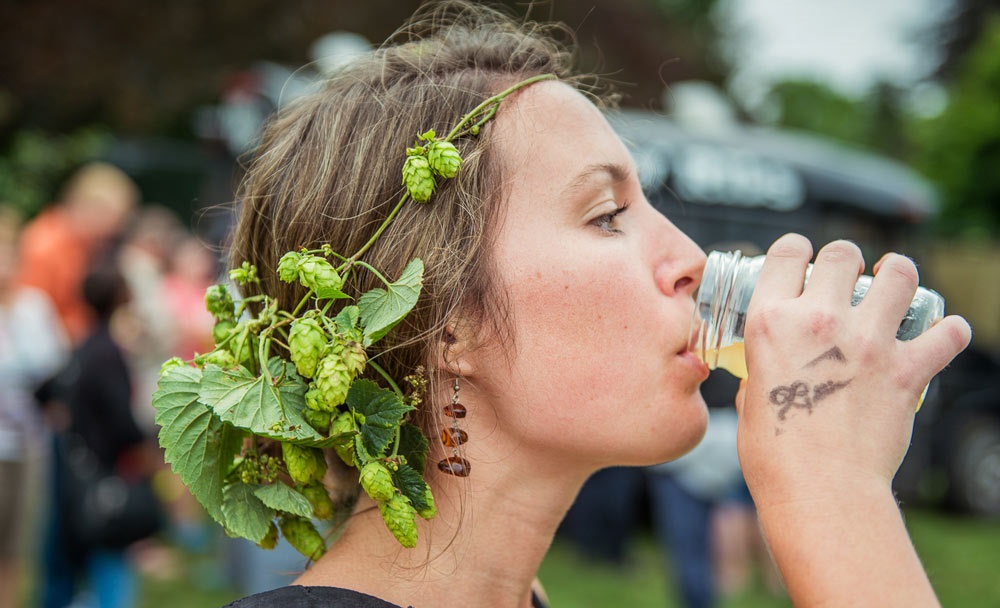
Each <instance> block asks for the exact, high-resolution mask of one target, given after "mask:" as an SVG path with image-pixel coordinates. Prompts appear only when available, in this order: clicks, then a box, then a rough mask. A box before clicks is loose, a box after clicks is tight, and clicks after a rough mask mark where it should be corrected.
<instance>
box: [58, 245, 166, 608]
mask: <svg viewBox="0 0 1000 608" xmlns="http://www.w3.org/2000/svg"><path fill="white" fill-rule="evenodd" d="M81 288H82V292H83V299H84V302H85V303H86V304H87V306H88V307H89V308H90V312H91V314H92V315H93V318H94V319H95V326H94V329H93V330H92V331H91V333H90V334H89V335H87V336H86V337H85V338H84V340H83V341H82V342H81V343H80V344H79V345H78V347H77V348H76V350H75V351H74V353H73V355H72V358H71V361H70V364H69V366H67V368H66V369H65V370H63V371H62V372H60V374H58V376H57V379H56V383H57V384H56V386H55V387H54V388H50V389H49V390H48V391H44V393H45V397H46V398H47V400H48V401H51V400H53V399H54V400H62V401H64V403H65V406H66V409H67V410H68V412H69V420H70V422H69V428H68V431H69V433H71V434H72V435H73V436H75V437H79V438H80V439H81V440H82V442H83V444H84V445H86V447H87V448H88V449H89V451H90V452H91V453H93V454H94V456H95V457H96V458H97V460H98V462H99V466H100V467H102V468H103V469H106V470H114V471H117V472H119V473H122V474H126V472H127V474H128V475H131V476H135V475H144V474H148V473H150V472H151V471H152V469H153V468H154V465H153V463H154V462H156V460H155V459H156V456H154V452H153V450H152V445H151V444H150V443H148V441H147V439H146V436H145V435H144V434H143V433H142V431H141V430H140V429H139V426H138V425H137V424H136V421H135V418H134V417H133V414H132V385H131V375H130V372H129V369H128V366H127V365H126V361H125V355H124V352H123V351H122V349H121V347H120V346H119V345H118V343H117V342H116V341H115V338H114V337H113V336H112V332H111V324H112V318H113V316H114V315H115V313H116V312H117V311H119V310H120V309H121V307H122V306H123V305H125V304H126V303H127V302H128V299H129V292H128V286H127V284H126V282H125V279H124V277H123V276H122V274H121V271H120V269H119V268H118V266H117V263H116V261H115V258H114V256H111V255H106V256H101V259H99V260H96V261H95V264H94V266H92V267H91V269H90V270H89V271H88V272H87V274H86V275H85V278H84V280H83V282H82V285H81ZM66 441H67V437H66V436H62V437H59V438H57V444H58V447H59V449H57V451H56V453H57V454H58V455H62V456H65V450H66V449H67V444H66ZM55 461H56V466H55V467H54V471H55V473H54V477H55V480H56V483H55V484H53V485H54V488H55V492H54V495H53V497H52V506H53V508H52V512H51V514H50V520H49V526H48V529H47V538H46V539H45V554H44V556H43V571H42V572H41V573H40V575H41V576H40V578H41V587H42V597H41V600H42V606H43V607H44V608H59V607H64V606H70V605H72V604H73V602H74V601H75V599H76V598H77V592H78V580H79V579H81V578H85V579H86V580H87V583H88V585H87V587H88V588H89V589H88V590H89V592H90V593H91V594H92V595H93V597H94V599H95V601H96V605H97V606H99V607H100V608H123V607H127V606H131V605H133V603H134V599H135V587H136V577H135V574H134V572H133V568H132V565H131V564H130V562H129V558H128V555H127V553H126V550H125V549H112V548H105V547H91V546H86V545H84V544H82V543H80V542H79V541H78V539H76V538H74V537H73V535H72V534H71V533H70V532H69V529H68V523H67V522H68V519H69V518H70V517H72V511H73V510H74V509H76V508H78V505H76V504H74V499H73V497H71V496H67V495H66V494H65V489H64V487H63V485H62V484H60V483H59V480H60V479H61V478H62V476H64V475H66V474H67V472H66V468H65V467H66V466H67V465H66V463H65V461H64V460H61V458H60V457H59V456H57V457H56V459H55Z"/></svg>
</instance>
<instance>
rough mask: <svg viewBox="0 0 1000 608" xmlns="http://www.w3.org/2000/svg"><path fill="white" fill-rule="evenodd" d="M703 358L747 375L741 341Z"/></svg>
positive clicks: (921, 396)
mask: <svg viewBox="0 0 1000 608" xmlns="http://www.w3.org/2000/svg"><path fill="white" fill-rule="evenodd" d="M716 353H718V357H719V358H718V359H717V360H716V358H715V357H716ZM705 359H706V360H707V361H713V360H715V361H717V363H716V367H717V368H722V369H724V370H726V371H727V372H729V373H730V374H732V375H734V376H736V377H737V378H746V377H747V358H746V351H745V350H744V349H743V343H742V342H733V343H732V344H730V345H728V346H723V347H722V348H720V349H719V350H718V351H716V350H707V351H705ZM928 388H929V385H928V386H925V387H924V392H922V393H920V400H919V401H918V402H917V409H916V411H918V412H919V411H920V407H921V406H922V405H923V404H924V398H925V397H927V389H928Z"/></svg>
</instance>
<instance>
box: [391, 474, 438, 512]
mask: <svg viewBox="0 0 1000 608" xmlns="http://www.w3.org/2000/svg"><path fill="white" fill-rule="evenodd" d="M392 478H393V481H394V482H396V487H397V488H399V491H400V492H402V493H403V496H405V497H407V498H409V499H410V503H412V504H413V508H414V509H416V510H417V511H423V510H425V509H428V508H430V507H431V504H430V503H429V502H427V496H426V494H425V493H426V492H427V482H426V481H424V478H423V477H422V476H421V475H420V473H418V472H417V471H416V470H414V469H413V468H412V467H410V465H408V464H401V465H399V470H398V471H395V472H393V474H392Z"/></svg>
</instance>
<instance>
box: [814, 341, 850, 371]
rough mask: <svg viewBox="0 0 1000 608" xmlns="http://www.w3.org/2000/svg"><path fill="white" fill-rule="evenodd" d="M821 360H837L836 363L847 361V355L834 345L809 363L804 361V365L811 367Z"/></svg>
mask: <svg viewBox="0 0 1000 608" xmlns="http://www.w3.org/2000/svg"><path fill="white" fill-rule="evenodd" d="M821 361H837V362H838V363H847V357H845V356H844V353H843V352H841V350H840V348H839V347H836V346H834V347H833V348H831V349H830V350H828V351H826V352H825V353H823V354H822V355H820V356H818V357H816V358H815V359H813V360H812V361H810V362H809V363H806V367H812V366H814V365H816V364H817V363H819V362H821Z"/></svg>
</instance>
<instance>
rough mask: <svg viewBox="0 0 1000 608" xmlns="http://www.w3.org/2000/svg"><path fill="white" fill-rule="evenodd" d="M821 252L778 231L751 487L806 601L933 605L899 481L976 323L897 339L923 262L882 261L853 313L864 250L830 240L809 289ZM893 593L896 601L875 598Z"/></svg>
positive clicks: (763, 301)
mask: <svg viewBox="0 0 1000 608" xmlns="http://www.w3.org/2000/svg"><path fill="white" fill-rule="evenodd" d="M811 257H812V247H811V246H810V244H809V242H808V241H807V240H806V239H805V238H803V237H801V236H799V235H786V236H784V237H782V238H780V239H778V240H777V241H776V242H775V243H774V245H772V247H771V249H770V250H769V251H768V255H767V259H766V261H765V263H764V266H763V268H762V269H761V272H760V277H759V279H758V281H757V285H756V288H755V289H754V295H753V299H752V301H751V303H750V309H749V311H748V313H747V326H746V331H745V337H746V344H745V346H746V357H747V367H748V372H749V375H748V379H747V380H746V381H745V383H744V385H743V387H742V389H741V391H740V394H739V395H738V396H737V408H738V410H739V414H740V422H739V435H738V444H739V454H740V463H741V466H742V468H743V473H744V476H745V477H746V480H747V485H748V486H749V488H750V490H751V492H752V494H753V497H754V501H755V503H756V504H757V507H758V511H759V513H760V518H761V522H762V525H763V528H764V531H765V535H766V537H767V539H768V543H769V544H770V546H771V548H772V551H773V552H774V554H775V558H776V559H777V561H778V564H779V566H780V567H781V570H782V574H783V575H784V577H785V581H786V584H787V585H788V587H789V591H790V592H791V594H792V598H793V600H795V601H796V603H799V602H801V603H802V604H803V605H814V603H815V602H827V603H829V605H842V602H848V603H852V602H855V601H856V600H858V599H860V598H867V600H863V601H862V602H861V604H862V605H869V604H871V605H883V606H884V605H909V606H916V605H934V604H935V603H936V600H935V599H934V595H933V590H932V589H931V588H930V585H929V583H928V582H927V579H926V576H925V574H924V573H923V570H922V568H921V567H920V563H919V561H918V560H917V558H916V554H915V552H914V551H913V548H912V545H911V544H910V542H909V538H908V536H907V533H906V530H905V527H904V526H903V523H902V519H901V517H900V514H899V512H898V508H897V506H896V503H895V499H894V497H893V495H892V487H891V484H892V478H893V476H894V475H895V473H896V470H897V469H898V468H899V465H900V463H901V462H902V459H903V456H904V455H905V453H906V449H907V446H908V445H909V441H910V434H911V431H912V427H913V416H914V412H915V410H916V408H917V404H918V402H919V400H920V398H921V394H922V392H923V390H924V387H925V386H926V385H927V383H928V382H930V380H931V378H932V377H933V376H934V374H936V373H937V372H938V371H940V370H941V369H942V368H943V367H944V366H945V365H947V364H948V362H949V361H951V359H952V358H953V357H954V356H955V355H957V354H958V353H959V352H960V351H961V350H962V349H963V348H965V347H966V346H967V345H968V343H969V340H970V339H971V330H970V328H969V325H968V323H966V321H965V320H964V319H962V318H961V317H954V316H952V317H946V318H945V319H943V320H941V321H940V322H938V323H937V324H936V325H935V326H934V327H932V328H930V329H929V330H928V331H927V332H925V333H924V334H923V335H921V336H919V337H918V338H916V339H915V340H912V341H908V342H901V341H898V340H897V339H896V331H897V329H898V328H899V325H900V322H901V321H902V318H903V315H904V314H905V312H906V310H907V308H908V306H909V303H910V301H911V300H912V298H913V295H914V293H915V292H916V289H917V283H918V277H917V270H916V268H915V267H914V265H913V262H912V261H910V260H909V259H908V258H905V257H903V256H900V255H896V254H889V255H886V256H885V257H883V258H882V259H881V260H880V261H879V263H878V264H876V265H875V268H874V275H875V278H874V280H873V281H872V284H871V287H870V289H869V291H868V293H867V294H866V296H865V297H864V299H863V300H862V301H861V303H860V304H858V306H853V307H852V306H851V295H852V292H853V288H854V284H855V282H856V281H857V279H858V276H859V275H860V274H861V273H862V272H863V271H864V261H863V259H862V256H861V252H860V250H859V249H858V248H857V247H856V246H855V245H853V244H852V243H849V242H846V241H837V242H834V243H830V244H829V245H827V246H825V247H823V249H822V250H821V251H820V252H819V255H818V256H817V258H816V263H815V265H814V267H813V270H812V274H811V275H810V277H809V283H808V285H806V286H805V288H804V289H803V280H804V277H805V272H806V266H807V264H808V263H809V260H810V258H811ZM883 597H884V598H893V599H891V600H887V601H888V603H880V602H878V601H875V602H874V603H872V600H875V599H877V598H883ZM852 598H853V599H852ZM897 602H898V603H897Z"/></svg>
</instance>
